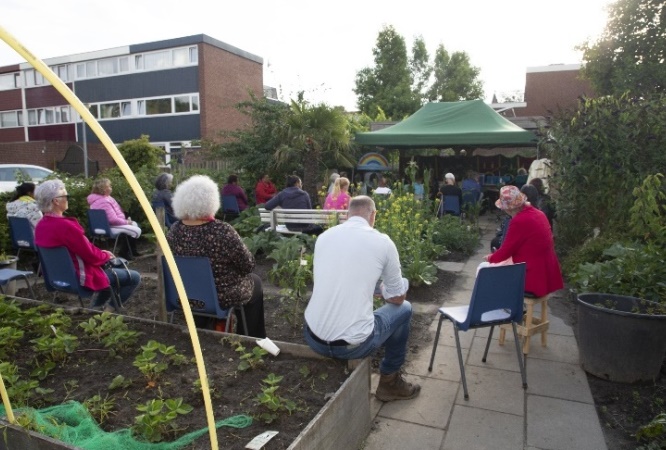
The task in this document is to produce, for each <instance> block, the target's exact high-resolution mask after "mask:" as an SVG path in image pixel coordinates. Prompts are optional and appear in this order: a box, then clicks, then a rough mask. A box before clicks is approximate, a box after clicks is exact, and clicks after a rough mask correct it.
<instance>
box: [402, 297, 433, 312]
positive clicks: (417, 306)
mask: <svg viewBox="0 0 666 450" xmlns="http://www.w3.org/2000/svg"><path fill="white" fill-rule="evenodd" d="M407 300H409V298H408V299H407ZM438 309H439V305H433V304H432V303H418V302H412V310H413V311H414V312H415V313H417V314H432V315H435V314H437V310H438Z"/></svg>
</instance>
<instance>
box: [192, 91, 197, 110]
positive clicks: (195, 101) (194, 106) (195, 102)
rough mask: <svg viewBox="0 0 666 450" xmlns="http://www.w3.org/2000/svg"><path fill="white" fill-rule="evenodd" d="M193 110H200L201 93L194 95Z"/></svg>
mask: <svg viewBox="0 0 666 450" xmlns="http://www.w3.org/2000/svg"><path fill="white" fill-rule="evenodd" d="M192 111H199V95H198V94H195V95H193V96H192Z"/></svg>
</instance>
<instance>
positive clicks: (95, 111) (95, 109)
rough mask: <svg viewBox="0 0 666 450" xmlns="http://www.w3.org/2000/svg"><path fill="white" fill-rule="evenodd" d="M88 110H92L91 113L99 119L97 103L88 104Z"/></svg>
mask: <svg viewBox="0 0 666 450" xmlns="http://www.w3.org/2000/svg"><path fill="white" fill-rule="evenodd" d="M88 111H90V114H92V116H93V117H94V118H95V119H99V108H98V106H97V105H90V106H88Z"/></svg>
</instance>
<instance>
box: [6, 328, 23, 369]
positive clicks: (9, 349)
mask: <svg viewBox="0 0 666 450" xmlns="http://www.w3.org/2000/svg"><path fill="white" fill-rule="evenodd" d="M23 334H24V333H23V331H22V330H18V329H16V328H14V327H0V342H2V346H0V360H3V361H6V360H8V359H10V357H11V356H12V355H14V353H16V351H17V350H18V348H19V345H20V344H21V339H23Z"/></svg>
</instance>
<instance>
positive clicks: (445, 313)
mask: <svg viewBox="0 0 666 450" xmlns="http://www.w3.org/2000/svg"><path fill="white" fill-rule="evenodd" d="M524 293H525V263H520V264H513V265H507V266H496V267H484V268H482V269H481V270H479V274H478V276H477V277H476V282H475V283H474V291H473V292H472V299H471V301H470V304H469V305H467V306H451V307H447V308H444V307H442V308H439V314H440V316H439V324H438V325H437V333H436V334H435V342H434V345H433V347H432V356H431V357H430V366H428V371H429V372H432V364H433V362H434V361H435V352H436V351H437V343H438V342H439V334H440V331H441V329H442V322H443V321H444V319H447V320H450V321H451V322H452V323H453V330H454V332H455V338H456V347H457V349H458V364H459V365H460V375H461V377H462V382H463V390H464V392H465V400H469V394H468V392H467V380H466V378H465V366H464V363H463V357H462V351H461V349H460V337H459V336H458V332H459V331H467V330H471V329H474V328H483V327H490V332H489V333H488V341H487V342H486V350H485V351H484V353H483V359H482V361H483V362H486V357H487V356H488V348H489V347H490V341H491V339H492V337H493V330H494V328H495V326H497V325H503V324H509V323H510V324H511V326H512V328H513V338H514V341H515V343H516V355H517V356H518V364H519V365H520V375H521V376H522V378H523V388H524V389H526V388H527V375H526V374H525V365H524V363H523V354H522V349H521V345H520V344H519V341H518V332H517V329H516V324H517V323H522V321H523V297H524Z"/></svg>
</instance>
